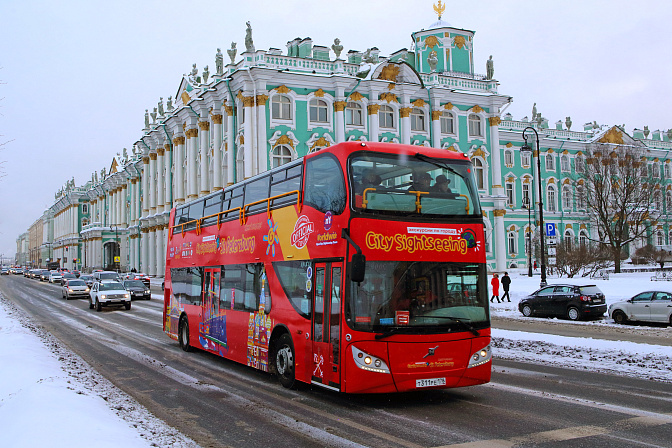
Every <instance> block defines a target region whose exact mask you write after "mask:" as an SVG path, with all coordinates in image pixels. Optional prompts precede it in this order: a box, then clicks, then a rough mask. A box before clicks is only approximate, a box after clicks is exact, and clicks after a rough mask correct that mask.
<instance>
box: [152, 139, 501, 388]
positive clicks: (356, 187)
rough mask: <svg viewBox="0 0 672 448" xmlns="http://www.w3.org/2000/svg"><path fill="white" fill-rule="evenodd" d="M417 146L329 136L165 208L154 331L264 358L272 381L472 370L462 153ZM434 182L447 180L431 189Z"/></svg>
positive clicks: (473, 276)
mask: <svg viewBox="0 0 672 448" xmlns="http://www.w3.org/2000/svg"><path fill="white" fill-rule="evenodd" d="M417 151H418V148H417V147H410V146H404V145H396V144H394V145H393V144H376V143H366V144H364V143H360V142H357V143H354V142H353V143H342V144H339V145H335V146H333V147H331V148H326V149H323V150H320V151H318V152H316V153H313V154H310V155H308V156H306V157H304V158H302V159H298V160H296V161H293V162H290V163H288V164H286V165H283V166H281V167H279V168H276V169H273V170H271V171H270V172H267V173H263V174H260V175H258V176H256V177H253V178H251V179H249V180H247V181H245V182H242V183H240V184H235V185H233V186H232V187H229V188H227V189H225V190H223V191H219V192H216V193H213V194H211V195H208V196H206V197H204V198H200V199H198V200H196V201H194V202H192V203H190V204H186V205H183V206H179V207H177V208H175V209H173V210H172V211H171V217H170V226H171V227H170V233H169V242H168V248H167V259H166V282H165V301H164V302H165V305H164V331H165V332H166V333H167V334H168V335H169V336H170V337H172V338H173V339H176V340H178V341H179V344H180V346H181V347H182V348H183V349H184V350H191V349H192V348H198V349H201V350H206V351H208V352H211V353H215V354H218V355H220V356H223V357H226V358H228V359H232V360H235V361H237V362H240V363H243V364H246V365H249V366H252V367H255V368H257V369H260V370H264V371H268V372H272V373H274V374H276V375H277V376H278V378H279V380H280V382H281V383H282V384H283V385H285V386H286V387H292V386H293V385H295V383H296V382H297V381H299V382H304V383H312V384H317V385H319V386H322V387H326V388H329V389H332V390H337V391H341V392H348V393H370V392H397V391H407V390H414V389H418V388H426V387H430V388H432V387H434V388H443V387H459V386H469V385H474V384H482V383H485V382H488V381H489V380H490V371H491V353H490V320H489V319H490V317H489V309H488V300H487V285H486V280H487V279H486V266H485V248H484V242H485V240H484V234H483V216H482V213H481V211H480V205H479V203H478V195H477V190H476V188H475V185H474V181H473V173H472V172H471V164H470V162H469V160H468V159H466V157H465V156H462V155H461V154H457V153H449V152H447V151H443V150H435V149H431V148H423V149H422V151H423V153H422V154H419V153H418V152H417ZM373 169H375V170H376V173H375V174H376V176H379V177H380V178H376V177H374V176H372V175H371V172H372V170H373ZM423 173H424V175H426V176H428V177H429V178H430V179H431V180H430V181H429V183H426V184H420V183H419V180H420V178H421V177H422V175H423ZM367 176H368V177H369V178H370V179H368V180H367ZM441 176H443V178H442V177H441ZM445 180H448V182H447V183H450V186H451V188H450V189H449V191H445V190H442V191H439V190H438V188H439V184H440V183H441V182H443V181H445ZM432 183H434V185H432ZM435 186H436V189H435V188H434V187H435Z"/></svg>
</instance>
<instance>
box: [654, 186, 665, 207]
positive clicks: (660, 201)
mask: <svg viewBox="0 0 672 448" xmlns="http://www.w3.org/2000/svg"><path fill="white" fill-rule="evenodd" d="M653 201H654V203H655V205H656V210H663V198H662V196H661V194H660V190H656V192H655V193H653Z"/></svg>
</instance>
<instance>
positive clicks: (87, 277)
mask: <svg viewBox="0 0 672 448" xmlns="http://www.w3.org/2000/svg"><path fill="white" fill-rule="evenodd" d="M79 279H80V280H83V281H84V282H86V286H88V287H89V288H90V287H92V286H93V275H89V274H82V275H80V276H79Z"/></svg>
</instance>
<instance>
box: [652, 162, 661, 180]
mask: <svg viewBox="0 0 672 448" xmlns="http://www.w3.org/2000/svg"><path fill="white" fill-rule="evenodd" d="M659 176H660V164H658V163H655V164H654V165H653V177H655V178H656V179H657V178H658V177H659Z"/></svg>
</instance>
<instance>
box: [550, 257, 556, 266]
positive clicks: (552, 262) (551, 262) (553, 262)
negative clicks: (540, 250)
mask: <svg viewBox="0 0 672 448" xmlns="http://www.w3.org/2000/svg"><path fill="white" fill-rule="evenodd" d="M548 264H549V265H554V264H555V257H548Z"/></svg>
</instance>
